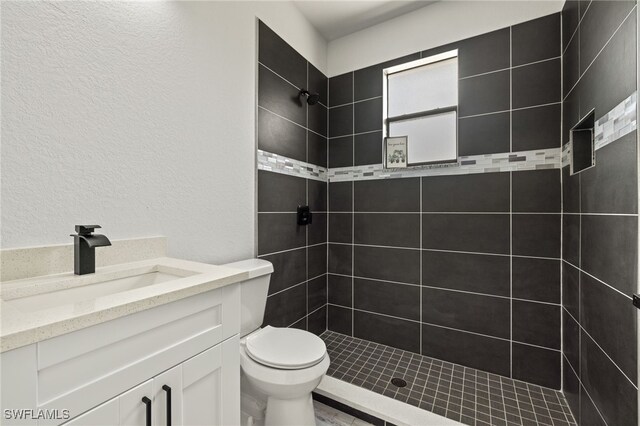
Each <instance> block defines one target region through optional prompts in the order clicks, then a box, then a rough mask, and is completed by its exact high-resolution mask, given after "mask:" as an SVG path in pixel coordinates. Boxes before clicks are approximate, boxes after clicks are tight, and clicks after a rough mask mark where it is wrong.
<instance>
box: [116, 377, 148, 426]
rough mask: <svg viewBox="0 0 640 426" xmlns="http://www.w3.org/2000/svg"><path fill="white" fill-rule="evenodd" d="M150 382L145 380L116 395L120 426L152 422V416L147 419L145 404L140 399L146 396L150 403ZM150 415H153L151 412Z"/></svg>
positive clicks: (142, 425) (134, 425) (136, 425)
mask: <svg viewBox="0 0 640 426" xmlns="http://www.w3.org/2000/svg"><path fill="white" fill-rule="evenodd" d="M152 383H153V380H147V381H146V382H144V383H142V384H140V385H138V386H136V387H135V388H133V389H131V390H129V391H127V392H125V393H123V394H122V395H120V396H119V397H118V401H119V404H120V422H119V424H120V425H121V426H147V425H152V424H153V418H151V419H149V413H148V412H147V404H145V403H144V402H143V401H142V399H143V398H148V399H149V403H151V398H152V396H153V393H152V392H153V389H152ZM151 416H152V417H153V413H151Z"/></svg>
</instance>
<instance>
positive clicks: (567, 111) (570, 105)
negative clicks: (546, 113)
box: [562, 83, 582, 144]
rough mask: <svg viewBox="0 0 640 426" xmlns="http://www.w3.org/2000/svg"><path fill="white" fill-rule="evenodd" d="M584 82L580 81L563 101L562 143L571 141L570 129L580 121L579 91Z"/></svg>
mask: <svg viewBox="0 0 640 426" xmlns="http://www.w3.org/2000/svg"><path fill="white" fill-rule="evenodd" d="M581 85H582V84H581V83H578V85H577V86H576V88H575V89H574V90H573V91H572V92H571V93H569V95H568V96H567V97H566V98H565V100H564V101H563V102H562V143H563V144H565V143H567V142H569V131H570V130H571V128H573V126H575V125H576V124H578V121H580V118H582V117H580V103H579V101H580V99H579V93H580V91H581V89H580V86H581Z"/></svg>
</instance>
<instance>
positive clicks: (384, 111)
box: [382, 49, 460, 167]
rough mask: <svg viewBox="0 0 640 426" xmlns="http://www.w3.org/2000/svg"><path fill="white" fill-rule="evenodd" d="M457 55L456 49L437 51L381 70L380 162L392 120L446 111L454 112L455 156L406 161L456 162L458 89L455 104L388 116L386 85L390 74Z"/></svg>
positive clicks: (410, 164)
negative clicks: (431, 54) (434, 53)
mask: <svg viewBox="0 0 640 426" xmlns="http://www.w3.org/2000/svg"><path fill="white" fill-rule="evenodd" d="M457 57H458V49H454V50H450V51H448V52H443V53H439V54H437V55H433V56H429V57H428V58H422V59H417V60H415V61H411V62H406V63H404V64H400V65H395V66H392V67H389V68H385V69H383V70H382V144H383V147H382V155H383V159H382V163H383V164H385V163H384V155H385V154H384V151H385V150H384V140H385V138H386V137H387V136H389V124H390V123H392V122H394V121H404V120H409V119H412V118H420V117H426V116H429V115H438V114H443V113H447V112H452V111H453V112H455V113H456V158H455V159H451V160H437V161H425V162H421V163H408V164H407V166H408V167H412V166H423V165H430V164H450V163H457V162H458V155H459V150H458V104H459V103H460V99H459V98H460V92H459V90H458V99H457V100H456V105H453V106H450V107H444V108H436V109H432V110H428V111H420V112H415V113H411V114H404V115H399V116H395V117H389V116H388V114H389V109H388V105H387V102H388V101H387V100H388V98H389V87H388V85H389V84H388V83H389V82H388V77H389V75H391V74H395V73H398V72H402V71H406V70H410V69H412V68H418V67H422V66H424V65H428V64H433V63H436V62H440V61H445V60H447V59H453V58H457Z"/></svg>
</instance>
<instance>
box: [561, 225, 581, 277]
mask: <svg viewBox="0 0 640 426" xmlns="http://www.w3.org/2000/svg"><path fill="white" fill-rule="evenodd" d="M562 259H564V260H566V261H567V262H569V263H571V264H573V265H575V266H580V216H579V215H575V214H563V215H562Z"/></svg>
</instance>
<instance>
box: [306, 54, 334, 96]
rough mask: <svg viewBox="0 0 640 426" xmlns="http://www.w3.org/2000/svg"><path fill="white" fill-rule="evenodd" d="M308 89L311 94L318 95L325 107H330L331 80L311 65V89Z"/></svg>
mask: <svg viewBox="0 0 640 426" xmlns="http://www.w3.org/2000/svg"><path fill="white" fill-rule="evenodd" d="M306 89H308V90H309V92H311V93H318V94H319V95H320V102H321V103H322V104H324V105H325V106H327V105H329V79H328V78H327V76H326V75H324V74H323V73H322V72H321V71H320V70H319V69H318V68H316V67H314V66H313V64H311V63H309V87H307V88H306Z"/></svg>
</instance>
